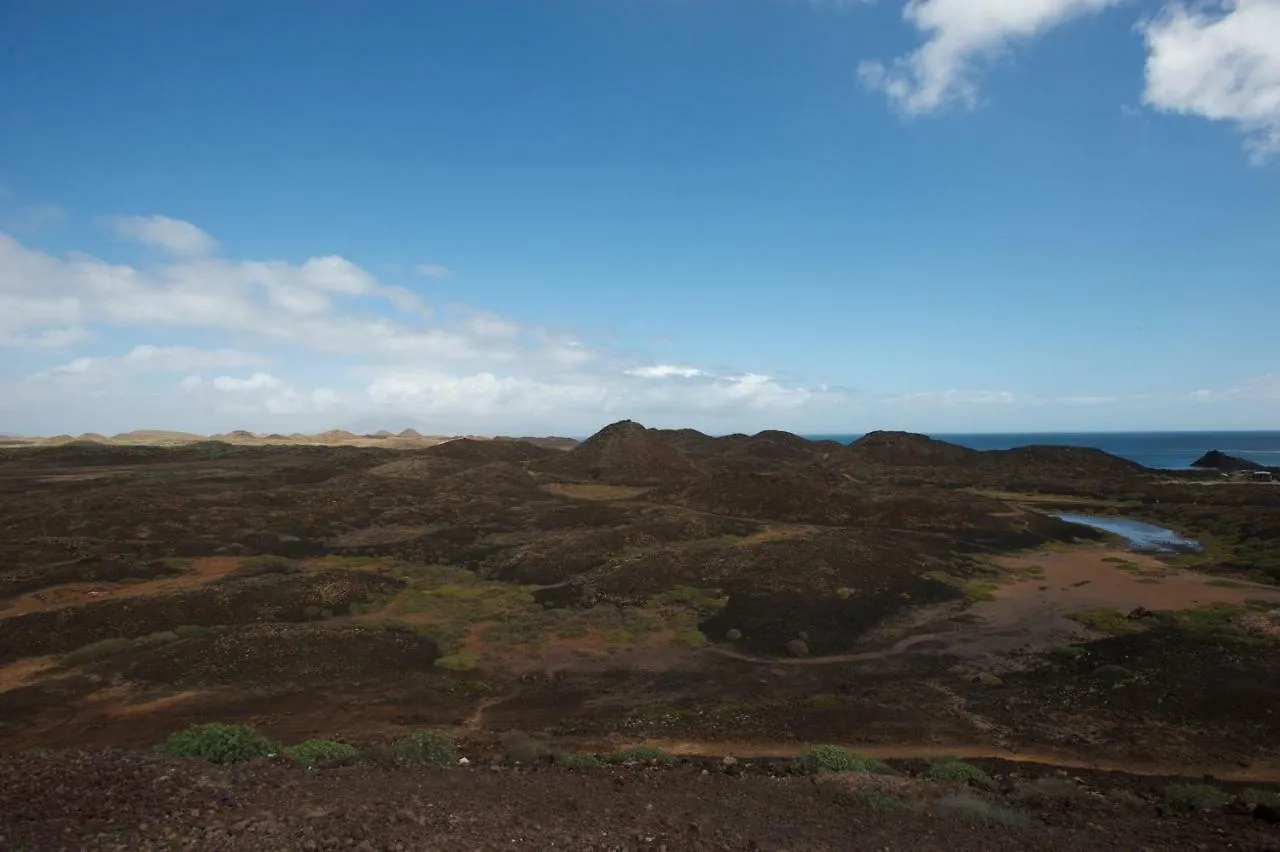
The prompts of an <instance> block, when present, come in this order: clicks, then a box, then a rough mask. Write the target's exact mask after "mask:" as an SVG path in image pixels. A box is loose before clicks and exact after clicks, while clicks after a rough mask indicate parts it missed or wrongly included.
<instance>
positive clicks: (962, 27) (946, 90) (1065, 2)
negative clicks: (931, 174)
mask: <svg viewBox="0 0 1280 852" xmlns="http://www.w3.org/2000/svg"><path fill="white" fill-rule="evenodd" d="M1121 2H1124V0H909V2H908V3H907V4H906V6H905V8H904V9H903V11H902V16H903V18H904V19H906V20H907V21H909V22H910V23H911V24H912V25H914V26H915V28H916V29H918V30H920V31H921V33H923V34H924V35H925V36H926V41H925V43H924V44H923V45H921V46H920V47H919V48H918V49H916V50H915V51H913V52H911V53H909V54H907V55H906V56H902V57H899V58H897V59H895V60H894V61H893V62H892V63H891V64H889V65H886V64H885V63H883V62H881V61H879V60H868V61H865V62H863V63H862V64H861V65H860V66H859V68H858V76H859V78H860V79H861V80H862V82H863V84H864V85H866V86H867V87H869V88H871V89H874V90H877V91H881V92H884V93H885V94H886V95H887V96H888V97H889V100H890V102H892V103H893V105H894V106H895V107H896V108H898V109H899V110H900V111H901V112H903V113H904V114H905V115H920V114H922V113H927V112H932V111H934V110H936V109H938V108H940V107H943V106H945V105H947V104H950V103H959V104H961V105H963V106H965V107H969V108H972V107H973V106H975V105H976V104H977V101H978V86H977V83H976V82H975V76H976V68H975V66H976V65H977V64H978V60H979V59H983V58H989V57H991V56H994V55H996V54H999V53H1000V52H1002V51H1004V50H1006V49H1008V48H1009V47H1010V46H1012V45H1013V44H1015V43H1017V42H1020V41H1028V40H1030V39H1032V38H1035V37H1036V36H1039V35H1042V34H1044V33H1045V32H1047V31H1049V30H1051V29H1053V28H1054V27H1057V26H1059V25H1061V24H1063V23H1065V22H1067V21H1069V20H1071V19H1073V18H1079V17H1082V16H1084V15H1087V14H1090V13H1093V12H1097V11H1100V10H1102V9H1105V8H1106V7H1108V6H1113V5H1116V4H1117V3H1121Z"/></svg>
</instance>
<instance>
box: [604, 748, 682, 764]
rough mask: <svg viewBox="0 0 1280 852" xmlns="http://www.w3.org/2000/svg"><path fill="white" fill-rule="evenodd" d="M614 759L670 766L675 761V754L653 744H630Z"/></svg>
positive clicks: (624, 761) (620, 761)
mask: <svg viewBox="0 0 1280 852" xmlns="http://www.w3.org/2000/svg"><path fill="white" fill-rule="evenodd" d="M616 759H617V760H618V762H619V763H627V762H632V761H634V762H635V763H647V764H653V765H658V764H661V765H663V766H670V765H672V764H673V763H675V762H676V757H675V755H673V754H670V753H668V752H666V751H663V750H662V749H660V748H657V747H655V746H632V747H631V748H628V749H623V750H622V751H620V752H618V754H617V755H616Z"/></svg>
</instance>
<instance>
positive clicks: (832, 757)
mask: <svg viewBox="0 0 1280 852" xmlns="http://www.w3.org/2000/svg"><path fill="white" fill-rule="evenodd" d="M796 766H797V767H798V768H799V769H801V770H802V771H804V772H812V773H823V772H863V773H885V772H888V771H889V767H888V766H887V765H885V763H884V762H883V761H880V760H876V759H875V758H871V757H863V756H862V755H860V754H856V753H854V752H852V751H849V749H847V748H844V747H842V746H836V745H818V746H813V747H812V748H808V749H805V750H804V751H803V752H801V753H800V756H799V757H797V758H796Z"/></svg>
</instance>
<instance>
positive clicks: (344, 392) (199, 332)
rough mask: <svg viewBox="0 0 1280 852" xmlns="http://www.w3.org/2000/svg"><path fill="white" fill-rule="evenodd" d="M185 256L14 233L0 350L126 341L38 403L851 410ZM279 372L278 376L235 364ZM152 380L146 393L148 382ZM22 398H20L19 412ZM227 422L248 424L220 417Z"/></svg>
mask: <svg viewBox="0 0 1280 852" xmlns="http://www.w3.org/2000/svg"><path fill="white" fill-rule="evenodd" d="M192 227H194V226H192ZM196 230H197V231H199V229H196ZM139 233H141V231H139ZM199 233H201V234H203V233H204V232H203V231H199ZM186 245H187V247H188V248H189V249H190V250H182V251H179V250H178V247H177V246H178V244H177V243H171V244H170V245H169V246H168V253H167V254H166V255H165V256H164V257H162V258H159V259H157V260H155V262H153V263H151V264H148V265H140V266H134V265H127V264H118V263H111V262H108V261H106V260H103V259H100V258H97V257H93V256H91V255H87V254H83V253H73V254H69V255H66V256H57V255H52V254H49V253H46V252H41V251H38V250H36V249H33V248H31V247H29V246H27V245H24V244H23V243H22V242H21V241H19V240H17V239H15V238H13V237H12V236H7V235H3V234H0V341H3V342H6V343H8V344H10V345H13V346H21V347H26V348H29V349H31V350H32V351H36V350H37V349H38V348H40V347H44V348H51V347H53V346H55V345H61V346H62V347H63V348H64V349H68V348H70V349H74V347H75V345H77V344H78V343H80V342H83V340H84V339H87V335H88V332H85V331H83V330H84V329H86V328H89V327H92V328H94V329H95V330H101V332H102V333H103V335H104V336H105V337H107V338H109V339H111V340H128V341H129V344H128V345H127V347H125V348H124V351H123V352H120V353H109V354H101V353H100V352H94V353H92V354H80V355H79V356H78V357H72V358H64V359H63V360H62V361H61V362H57V363H54V364H52V365H50V366H48V367H47V368H45V369H43V370H41V371H39V372H37V373H34V374H31V375H29V376H27V378H26V379H25V380H24V381H23V382H22V383H21V392H22V394H23V395H24V396H23V397H22V398H23V400H25V401H24V403H23V408H24V410H27V411H39V410H49V409H51V407H52V400H54V398H55V397H56V398H58V399H62V400H65V399H69V398H71V396H73V395H74V394H76V393H83V394H86V395H87V394H88V393H89V392H90V390H92V391H93V392H94V393H97V394H99V395H100V396H102V395H104V394H105V395H107V396H109V397H110V396H113V395H114V398H117V399H118V410H117V411H116V412H115V416H117V417H119V418H121V419H123V418H126V417H127V418H141V419H144V420H145V421H146V422H148V423H152V422H154V421H156V420H157V416H163V417H165V418H166V419H170V420H171V419H172V418H173V417H174V416H175V413H179V414H180V415H181V416H182V417H188V418H192V419H196V418H199V422H191V421H189V420H188V421H184V422H182V423H169V424H167V425H173V426H182V427H183V428H188V429H192V430H194V431H212V430H213V429H214V428H215V425H214V424H217V428H226V427H228V426H232V425H235V426H237V427H238V426H248V427H263V428H266V429H268V430H271V429H275V430H282V431H293V430H295V429H305V428H328V427H329V426H332V425H333V419H334V418H337V419H343V418H345V419H346V421H347V422H354V421H360V420H362V419H363V420H368V421H372V422H376V423H377V424H378V425H377V426H376V427H375V428H381V426H382V425H383V424H386V423H403V422H415V423H424V422H432V423H435V424H436V425H437V426H438V428H439V429H440V430H441V431H472V432H486V431H497V430H498V429H499V428H501V429H506V430H518V431H521V432H525V431H528V430H532V429H543V430H551V431H561V432H564V431H570V432H572V431H590V430H593V429H594V428H596V427H598V426H599V425H601V424H602V423H604V422H608V421H609V420H610V419H620V418H622V417H646V418H648V419H650V420H654V422H658V421H662V422H667V423H669V424H676V423H679V424H680V425H685V424H688V423H690V422H692V420H693V419H698V422H699V423H701V424H702V425H704V426H707V427H708V428H712V426H711V424H713V423H723V424H724V425H725V426H726V427H730V428H732V429H735V430H736V429H739V428H748V426H749V425H750V424H751V423H753V422H754V423H758V424H759V426H760V427H761V428H764V427H765V426H774V425H777V420H776V417H777V416H781V415H784V414H788V413H793V412H803V411H806V410H812V411H820V410H822V409H824V408H826V409H830V408H831V407H832V406H838V405H840V404H843V402H844V401H845V400H846V398H845V397H844V396H843V395H842V392H839V391H830V390H827V389H824V388H806V387H802V386H797V385H794V384H789V383H786V382H783V381H780V380H777V379H774V378H772V377H769V376H766V375H762V374H754V373H744V374H731V373H716V372H712V371H708V370H705V369H702V368H700V367H695V366H686V365H677V364H660V363H653V362H652V361H648V360H647V359H644V358H643V357H642V356H639V355H637V353H632V352H629V351H623V350H613V349H609V348H607V347H604V348H602V347H599V346H596V345H592V344H590V343H588V342H587V341H585V340H584V339H583V338H582V337H581V336H580V335H578V334H576V333H574V332H571V331H566V330H563V329H551V328H546V327H541V326H535V325H529V324H526V323H521V322H518V321H516V320H513V319H511V318H509V317H504V316H501V315H498V314H495V313H492V312H487V311H478V310H472V309H468V308H451V309H450V310H449V311H448V312H447V313H445V314H443V315H440V316H436V315H435V314H433V313H432V312H431V311H430V310H429V308H428V306H427V305H426V304H424V303H423V302H422V301H421V299H420V297H419V296H418V295H417V294H415V293H413V292H412V291H409V290H405V289H403V288H399V287H395V286H391V285H388V284H385V283H383V282H381V281H379V280H378V278H377V277H376V276H375V275H373V274H372V273H370V272H369V271H367V270H365V269H363V268H362V267H360V266H358V265H357V264H355V263H352V262H351V261H349V260H347V259H345V258H342V257H338V256H336V255H325V256H321V257H316V258H312V259H309V260H306V261H303V262H301V263H289V262H285V261H279V260H235V259H228V258H223V257H215V256H212V255H210V254H208V253H206V252H197V251H195V248H196V246H197V243H195V242H188V243H187V244H186ZM206 245H213V243H212V239H211V238H210V240H209V242H208V243H207V244H206ZM143 335H157V336H158V335H163V336H167V337H170V338H171V337H173V336H174V335H193V336H197V337H198V338H199V339H200V340H201V341H202V342H207V341H212V342H213V345H212V346H200V347H198V346H193V345H190V344H186V343H184V344H183V345H155V344H145V343H139V342H138V338H139V337H142V339H143V340H145V339H146V337H143ZM224 343H225V344H226V345H223V344H224ZM232 343H234V344H235V345H234V346H232V345H230V344H232ZM268 361H270V363H271V365H272V369H271V371H270V372H266V371H263V370H252V371H249V372H247V373H240V372H235V371H234V369H233V368H238V367H261V366H262V365H263V364H265V363H267V362H268ZM164 373H179V374H182V378H181V379H180V380H176V381H172V382H171V383H170V384H168V385H167V387H168V389H169V390H168V393H170V394H172V395H174V396H172V397H170V400H172V399H176V398H180V399H182V400H183V404H182V406H181V408H180V409H178V408H174V407H172V406H171V405H170V406H169V407H165V406H164V399H165V397H164V396H163V394H162V392H161V390H159V389H158V388H157V385H156V384H155V382H156V378H155V377H156V376H159V375H163V374H164ZM144 376H148V377H150V378H148V379H147V384H146V385H145V386H143V385H138V384H137V382H139V381H141V380H142V379H143V377H144ZM107 380H109V381H107ZM130 382H133V383H134V385H132V386H131V385H130ZM42 387H43V388H45V389H46V390H45V391H41V390H40V388H42ZM131 387H132V390H130V388H131ZM4 390H5V388H4V387H0V396H3V392H4ZM42 392H43V393H44V394H45V396H44V397H40V396H39V394H40V393H42ZM18 398H19V397H18V396H17V395H14V394H12V393H11V394H10V397H9V399H10V401H11V403H12V405H13V406H15V409H14V410H19V409H17V408H16V406H17V404H18V403H17V400H18ZM145 406H151V408H150V409H147V408H145ZM4 407H5V406H3V405H0V409H4ZM105 411H106V406H105V405H97V406H95V407H94V409H93V412H94V413H95V414H97V415H101V414H102V413H104V412H105ZM144 411H155V412H159V415H157V414H154V413H153V414H144V413H143V412H144ZM84 414H85V416H86V417H87V415H88V412H84ZM224 415H225V416H232V415H234V416H235V417H236V418H237V419H238V421H239V422H238V423H236V424H230V423H227V422H225V421H222V420H219V418H220V417H222V416H224ZM655 418H656V420H655ZM699 418H700V419H699ZM326 419H327V420H328V422H323V421H324V420H326ZM281 420H284V421H287V422H280V421H281ZM136 425H137V423H135V422H131V421H130V422H124V423H120V424H119V426H120V428H122V429H123V428H134V427H135V426H136ZM371 425H372V424H371ZM71 428H72V427H71V426H69V425H67V426H66V427H65V428H64V424H61V423H59V424H57V425H51V426H50V427H49V429H46V430H45V431H49V430H53V431H65V430H66V429H71ZM84 428H95V429H98V428H109V427H108V426H107V425H105V424H98V423H88V424H84ZM110 428H115V424H112V425H111V427H110ZM79 431H83V429H80V430H79Z"/></svg>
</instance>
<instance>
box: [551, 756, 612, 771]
mask: <svg viewBox="0 0 1280 852" xmlns="http://www.w3.org/2000/svg"><path fill="white" fill-rule="evenodd" d="M556 764H557V765H559V766H563V767H564V768H565V769H572V770H574V771H575V772H590V771H592V770H596V769H603V768H604V761H602V760H601V759H600V758H598V757H596V756H595V755H594V754H580V753H575V754H563V755H560V756H559V757H557V758H556Z"/></svg>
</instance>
